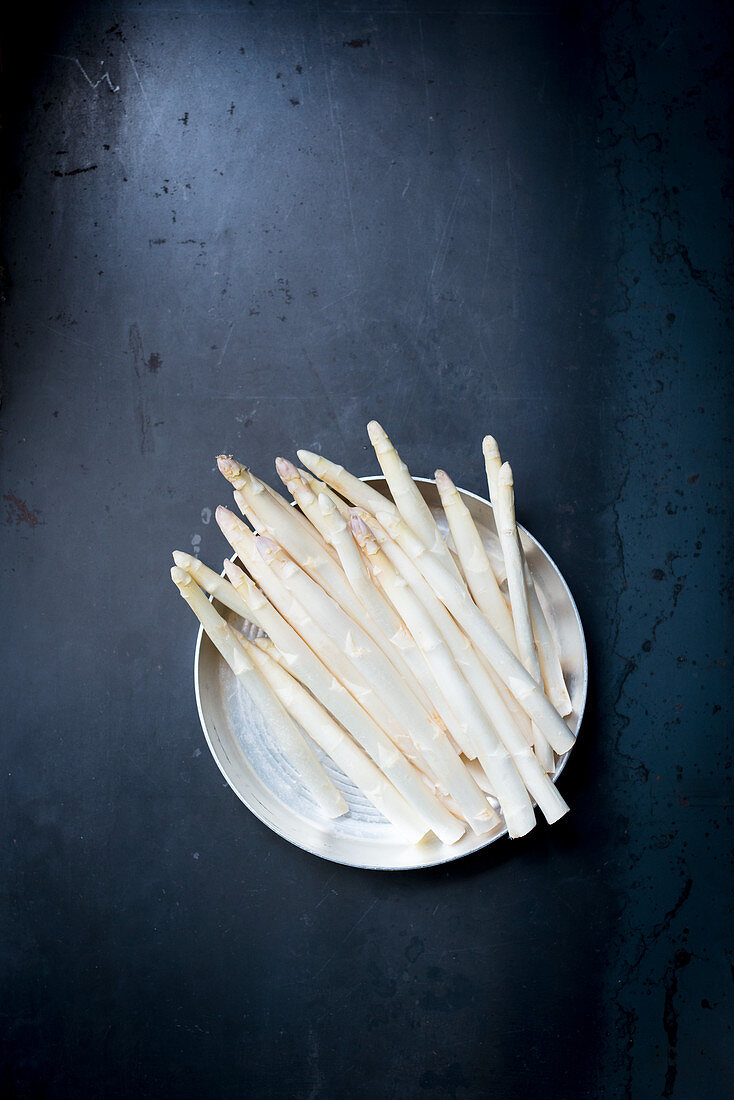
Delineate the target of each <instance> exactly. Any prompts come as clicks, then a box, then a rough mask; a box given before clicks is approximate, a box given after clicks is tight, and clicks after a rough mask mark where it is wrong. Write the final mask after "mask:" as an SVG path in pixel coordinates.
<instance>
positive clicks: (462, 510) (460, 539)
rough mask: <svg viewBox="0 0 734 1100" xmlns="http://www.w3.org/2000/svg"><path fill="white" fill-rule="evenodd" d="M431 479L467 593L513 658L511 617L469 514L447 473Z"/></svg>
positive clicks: (513, 635) (438, 474) (513, 633)
mask: <svg viewBox="0 0 734 1100" xmlns="http://www.w3.org/2000/svg"><path fill="white" fill-rule="evenodd" d="M435 478H436V486H437V488H438V492H439V495H440V497H441V504H442V505H443V510H444V512H445V514H446V519H447V520H448V524H449V528H450V530H451V534H452V535H453V539H454V545H455V547H456V552H457V554H458V555H459V560H460V562H461V566H462V569H463V570H464V576H465V577H466V583H467V585H468V586H469V591H470V592H471V594H472V596H473V597H474V601H475V603H476V604H477V606H478V607H479V608H480V610H481V611H483V612H484V614H485V615H486V616H487V618H488V619H489V621H490V622H491V623H492V626H493V627H494V628H495V630H496V631H497V633H498V634H499V636H500V637H501V638H502V641H503V642H504V643H505V645H506V646H509V648H510V649H511V650H512V651H513V653H515V654H517V641H516V639H515V627H514V625H513V622H512V615H511V614H510V612H509V610H508V607H507V604H506V603H505V600H504V596H503V595H502V592H501V591H500V586H499V585H498V584H497V578H496V577H495V575H494V570H493V569H492V566H491V564H490V561H489V557H488V555H487V551H486V550H485V548H484V544H483V542H482V539H481V536H480V534H479V532H478V531H477V528H476V524H475V523H474V520H473V519H472V515H471V512H470V511H469V509H468V508H467V506H466V504H464V501H463V500H462V499H461V496H460V494H459V492H458V490H457V488H456V486H455V485H454V483H453V481H452V480H451V478H450V477H449V475H448V474H447V473H445V472H444V471H443V470H436V473H435Z"/></svg>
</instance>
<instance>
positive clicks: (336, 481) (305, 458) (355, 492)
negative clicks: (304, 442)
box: [297, 451, 399, 515]
mask: <svg viewBox="0 0 734 1100" xmlns="http://www.w3.org/2000/svg"><path fill="white" fill-rule="evenodd" d="M297 454H298V457H299V459H300V460H301V462H302V463H303V465H304V466H305V467H306V469H307V470H310V471H311V473H312V474H315V475H316V477H319V478H321V480H322V481H325V482H326V484H327V485H330V486H331V487H332V489H336V491H337V492H338V493H341V495H342V496H343V497H345V498H346V500H348V501H351V503H352V504H354V505H355V506H356V507H357V508H364V509H365V511H367V512H374V511H375V510H376V509H378V508H379V509H380V510H381V511H392V512H394V513H395V515H399V513H398V510H397V508H396V507H395V505H394V504H393V502H392V501H391V500H389V499H388V498H387V497H385V496H383V495H382V493H378V491H377V489H373V488H372V486H371V485H369V484H368V483H367V482H365V481H360V480H359V478H358V477H355V476H354V474H350V473H349V470H345V469H344V467H343V466H339V465H337V463H336V462H331V461H330V460H329V459H328V458H324V457H323V456H322V455H317V454H314V453H313V451H298V452H297Z"/></svg>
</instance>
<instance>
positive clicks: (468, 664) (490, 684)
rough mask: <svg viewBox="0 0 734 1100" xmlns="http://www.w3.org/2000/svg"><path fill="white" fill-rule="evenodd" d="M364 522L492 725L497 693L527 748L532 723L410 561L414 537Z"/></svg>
mask: <svg viewBox="0 0 734 1100" xmlns="http://www.w3.org/2000/svg"><path fill="white" fill-rule="evenodd" d="M361 514H362V517H363V519H364V520H365V522H366V523H367V524H368V525H370V526H371V529H372V531H373V533H374V534H375V536H376V538H377V541H378V543H379V544H380V546H382V548H383V549H384V550H385V552H386V553H387V555H388V557H389V558H390V560H391V561H392V562H393V564H394V565H395V568H396V569H397V570H398V572H399V573H400V574H401V575H402V576H403V577H405V579H406V580H407V581H408V583H409V584H410V585H411V587H412V588H413V590H414V591H415V593H416V595H417V596H418V598H419V599H420V600H421V601H422V602H423V604H424V606H425V608H426V610H427V611H428V613H429V615H430V616H431V617H432V619H433V621H434V622H435V624H436V627H437V628H438V630H439V631H440V633H441V634H442V635H443V637H444V639H445V641H446V643H447V645H448V647H449V649H450V650H451V652H452V654H453V657H454V660H455V661H456V663H457V665H458V666H459V668H460V670H461V672H462V674H463V675H464V676H465V678H466V679H467V681H468V683H469V684H470V685H471V688H472V690H473V691H474V694H475V695H476V697H477V699H478V700H479V702H480V703H481V704H482V706H483V707H484V709H485V711H486V712H487V715H488V717H489V718H490V720H491V721H493V722H494V720H495V717H496V715H495V714H494V713H493V709H492V708H493V705H494V702H495V700H496V691H498V692H499V694H500V696H501V699H502V702H503V704H504V707H505V709H508V710H509V711H510V712H511V714H512V716H513V718H514V721H515V723H516V725H517V726H518V727H519V728H520V731H521V732H522V734H523V737H524V738H525V740H526V741H528V743H529V744H531V745H532V744H533V736H532V730H531V723H530V720H529V719H528V717H527V715H526V714H525V712H524V711H523V710H522V708H521V707H520V706H519V704H518V702H517V700H516V699H515V697H514V696H513V695H512V693H511V692H510V691H509V689H508V688H507V686H506V685H505V683H504V682H503V681H502V679H501V678H500V677H499V676H498V675H497V673H496V672H495V671H494V669H493V668H492V665H491V664H490V663H489V661H488V660H487V658H486V656H485V655H484V654H483V653H482V651H481V649H479V648H478V647H475V646H473V645H472V643H471V641H470V640H469V639H468V638H467V637H466V635H465V634H464V633H463V632H462V631H461V630H460V629H459V627H458V626H457V625H456V623H455V622H454V620H453V618H452V617H451V615H450V614H449V612H448V611H447V610H446V608H445V607H444V605H443V604H442V603H441V601H440V600H439V599H438V597H437V595H436V593H435V592H434V591H433V590H432V588H431V586H430V585H429V584H428V582H427V581H426V579H425V577H424V576H423V574H422V573H421V571H420V569H419V568H418V566H417V565H416V563H415V561H413V560H412V558H411V555H410V553H406V549H407V550H408V551H410V550H411V547H413V546H414V544H415V536H414V535H413V533H412V532H411V531H410V530H409V529H408V528H407V526H406V524H405V523H404V522H403V521H402V519H398V520H395V519H394V517H392V516H386V517H384V518H385V522H386V523H387V524H389V525H390V528H391V531H392V534H393V535H394V536H395V538H391V537H390V536H389V535H388V533H387V532H386V531H385V529H384V527H383V526H382V524H381V523H380V522H379V521H378V520H377V519H376V518H375V517H374V516H370V515H369V513H368V512H363V513H361ZM464 752H465V754H466V755H467V756H469V758H470V759H471V758H472V757H473V755H474V753H473V752H472V751H471V750H470V749H467V748H466V747H464Z"/></svg>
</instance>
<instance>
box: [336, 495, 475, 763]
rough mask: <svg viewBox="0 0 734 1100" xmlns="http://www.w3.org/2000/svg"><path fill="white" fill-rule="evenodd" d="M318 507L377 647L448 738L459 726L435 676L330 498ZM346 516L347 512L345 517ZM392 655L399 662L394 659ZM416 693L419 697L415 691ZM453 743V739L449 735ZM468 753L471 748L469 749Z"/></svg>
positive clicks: (454, 739)
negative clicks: (378, 634) (375, 630)
mask: <svg viewBox="0 0 734 1100" xmlns="http://www.w3.org/2000/svg"><path fill="white" fill-rule="evenodd" d="M319 507H320V509H321V512H322V514H323V516H324V519H325V522H326V531H327V533H328V537H329V539H330V541H331V544H332V546H333V547H334V549H335V550H336V552H337V553H338V555H339V561H340V562H341V565H342V568H343V570H344V572H345V573H346V576H347V580H348V581H349V583H350V584H351V586H352V588H353V590H354V593H355V595H356V596H357V598H358V599H359V601H360V603H361V604H362V605H363V607H364V608H365V609H366V610H367V611H368V613H369V614H370V616H371V618H372V621H373V622H374V623H375V624H376V625H377V626H378V627H379V629H380V630H381V632H382V637H383V638H385V639H387V646H388V651H387V652H386V650H385V648H384V646H383V645H380V648H381V649H382V650H383V652H386V655H387V656H388V657H390V659H391V660H392V661H393V663H394V664H396V667H397V668H398V671H401V663H400V662H401V661H402V668H403V674H404V675H405V676H406V677H407V679H410V677H411V675H412V676H413V677H414V678H415V680H416V681H417V683H418V684H419V685H420V687H421V688H422V690H423V696H424V698H423V697H422V696H420V695H419V698H421V700H422V701H423V703H424V706H425V707H426V709H427V710H428V711H429V713H431V712H432V711H435V712H436V713H437V714H438V716H439V717H440V719H441V721H442V722H443V724H444V726H445V727H446V729H447V730H448V732H449V734H450V735H451V731H452V730H458V729H460V723H459V722H458V719H457V718H456V716H455V715H454V714H453V713H452V711H451V707H450V706H449V704H448V702H447V701H446V698H445V697H444V695H443V693H442V692H441V690H440V688H439V686H438V684H437V683H436V680H435V677H434V676H433V673H432V672H431V669H430V667H429V665H428V664H427V662H426V660H425V657H424V656H423V654H422V653H421V651H420V650H419V649H418V647H417V645H416V644H415V641H414V639H413V636H412V635H411V633H410V631H409V630H408V629H407V627H406V626H405V623H403V621H402V619H401V618H400V616H399V615H398V614H397V612H396V611H395V609H394V608H393V607H392V605H391V604H390V602H389V600H388V599H387V598H386V597H385V596H384V595H383V593H382V591H381V590H380V588H379V587H378V586H377V585H375V584H374V583H373V581H372V579H371V576H370V575H369V573H368V572H367V570H366V569H365V562H364V558H363V557H362V554H361V553H360V551H359V547H358V546H357V544H356V542H355V541H354V536H353V534H352V531H351V528H350V526H349V525H348V524H347V523H346V522H345V521H344V518H343V516H342V515H341V513H340V512H338V511H337V509H336V506H335V505H334V503H333V502H332V500H331V498H330V497H328V496H326V494H325V493H320V494H319ZM348 515H349V513H348V512H347V516H348ZM370 633H371V634H372V636H373V637H375V640H376V641H377V642H378V644H380V639H379V638H378V637H376V636H375V634H374V633H373V632H372V630H371V629H370ZM395 653H397V654H398V658H399V660H398V661H396V660H395ZM416 694H419V693H418V692H416ZM452 740H453V741H454V743H455V744H456V738H455V737H453V736H452ZM457 747H459V748H461V746H459V745H457ZM469 751H470V753H471V749H470V750H469Z"/></svg>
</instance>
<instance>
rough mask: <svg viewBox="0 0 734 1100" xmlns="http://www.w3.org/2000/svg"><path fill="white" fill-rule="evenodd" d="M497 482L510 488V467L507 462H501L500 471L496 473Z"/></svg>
mask: <svg viewBox="0 0 734 1100" xmlns="http://www.w3.org/2000/svg"><path fill="white" fill-rule="evenodd" d="M497 483H498V484H499V485H502V486H504V487H509V488H512V485H513V480H512V467H511V466H510V463H509V462H503V463H502V465H501V466H500V472H499V474H498V475H497Z"/></svg>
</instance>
